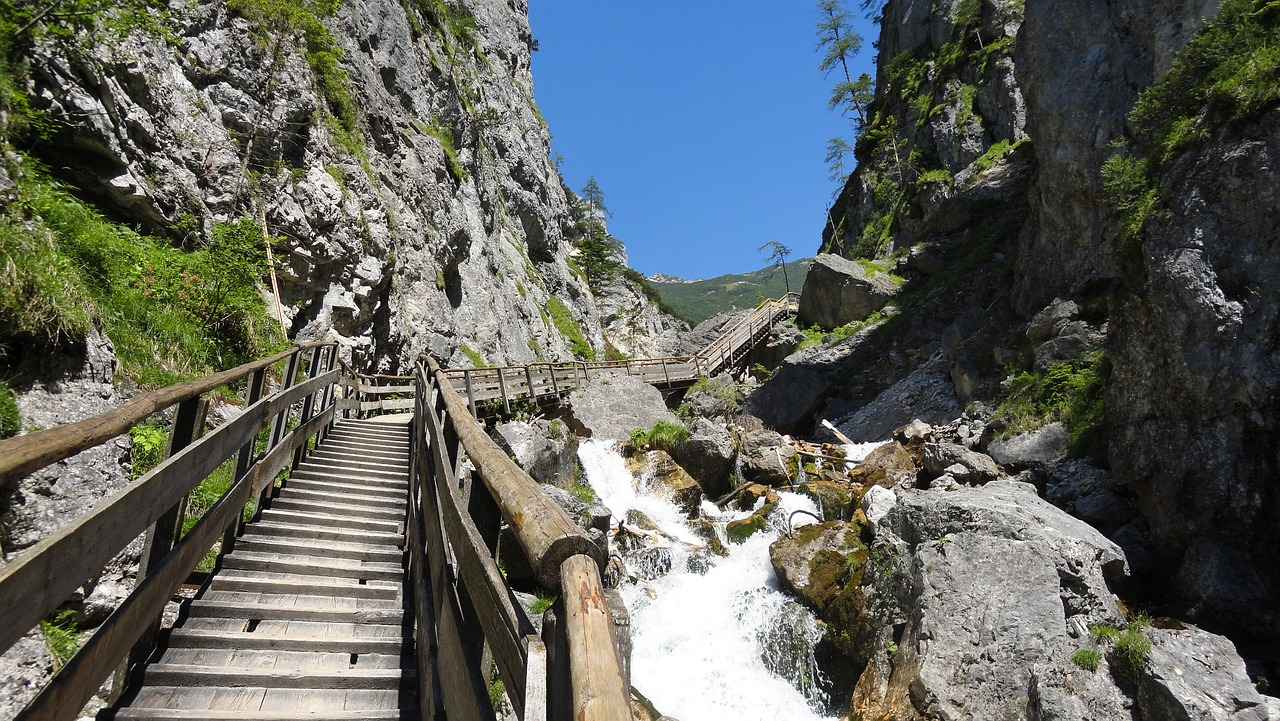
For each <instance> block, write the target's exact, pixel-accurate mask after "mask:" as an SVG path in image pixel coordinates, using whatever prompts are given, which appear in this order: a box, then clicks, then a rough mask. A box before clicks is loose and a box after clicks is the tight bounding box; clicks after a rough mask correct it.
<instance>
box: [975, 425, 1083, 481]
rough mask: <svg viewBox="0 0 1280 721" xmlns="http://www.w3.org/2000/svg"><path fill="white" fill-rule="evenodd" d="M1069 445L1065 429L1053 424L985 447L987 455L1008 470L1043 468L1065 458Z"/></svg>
mask: <svg viewBox="0 0 1280 721" xmlns="http://www.w3.org/2000/svg"><path fill="white" fill-rule="evenodd" d="M1070 445H1071V438H1070V436H1069V435H1068V433H1067V427H1066V426H1064V425H1063V424H1062V423H1061V422H1059V421H1054V422H1053V423H1049V424H1048V425H1045V426H1043V427H1041V428H1037V429H1035V430H1033V431H1027V432H1026V433H1019V434H1017V435H1015V436H1009V437H1008V438H997V439H995V440H993V441H991V443H989V444H987V454H988V455H990V456H991V458H992V459H994V460H995V462H996V463H999V464H1000V465H1002V466H1005V467H1006V468H1009V469H1011V470H1025V469H1028V468H1044V467H1046V466H1050V465H1052V464H1054V463H1056V462H1057V461H1060V460H1062V459H1063V458H1064V457H1066V455H1067V451H1068V450H1069V448H1070Z"/></svg>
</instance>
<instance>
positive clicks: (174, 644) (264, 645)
mask: <svg viewBox="0 0 1280 721" xmlns="http://www.w3.org/2000/svg"><path fill="white" fill-rule="evenodd" d="M166 645H167V646H168V647H169V648H218V649H229V650H245V651H252V650H257V651H310V652H315V653H355V654H361V653H376V654H383V655H397V654H399V653H401V651H402V650H403V648H404V639H402V638H400V637H399V636H386V637H380V636H299V635H283V636H275V635H269V634H264V633H256V632H249V631H196V630H188V629H182V628H175V629H173V630H171V631H170V632H169V636H168V641H167V644H166Z"/></svg>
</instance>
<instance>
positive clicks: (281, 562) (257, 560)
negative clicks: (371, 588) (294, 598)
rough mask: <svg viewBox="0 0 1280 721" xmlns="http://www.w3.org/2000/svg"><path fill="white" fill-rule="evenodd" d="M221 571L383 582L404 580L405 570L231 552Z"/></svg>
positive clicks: (368, 563) (363, 563)
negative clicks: (291, 574) (224, 569)
mask: <svg viewBox="0 0 1280 721" xmlns="http://www.w3.org/2000/svg"><path fill="white" fill-rule="evenodd" d="M222 567H223V568H228V569H237V570H241V571H264V572H267V573H293V574H297V575H302V576H320V577H323V578H360V579H365V580H374V579H377V580H382V581H400V580H403V578H404V569H403V568H402V567H400V566H398V565H394V564H390V563H377V562H376V561H352V560H349V559H343V558H334V559H324V558H319V557H316V556H303V555H286V554H283V553H257V552H254V551H232V552H231V553H230V554H228V555H226V556H224V557H223V558H222Z"/></svg>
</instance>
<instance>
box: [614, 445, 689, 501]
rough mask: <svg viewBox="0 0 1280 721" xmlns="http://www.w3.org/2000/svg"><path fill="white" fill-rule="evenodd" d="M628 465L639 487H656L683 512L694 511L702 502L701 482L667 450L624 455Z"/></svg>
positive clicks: (646, 488) (654, 488)
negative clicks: (626, 456)
mask: <svg viewBox="0 0 1280 721" xmlns="http://www.w3.org/2000/svg"><path fill="white" fill-rule="evenodd" d="M626 462H627V468H628V470H630V471H631V475H633V476H634V477H635V478H636V484H637V487H638V488H640V489H641V490H649V489H652V490H659V491H660V493H661V494H662V495H665V496H666V497H667V498H670V499H671V501H672V502H673V503H675V504H676V507H678V508H679V509H680V510H681V511H682V512H683V513H684V514H685V515H694V514H696V513H697V512H698V506H699V504H701V503H702V486H699V485H698V482H697V481H695V480H693V477H692V476H690V475H689V474H688V473H686V472H685V470H684V469H683V468H681V467H680V466H679V465H678V464H677V463H676V462H675V460H674V459H672V458H671V456H670V455H668V454H667V452H666V451H648V452H647V453H642V454H636V455H633V456H630V457H629V458H627V459H626Z"/></svg>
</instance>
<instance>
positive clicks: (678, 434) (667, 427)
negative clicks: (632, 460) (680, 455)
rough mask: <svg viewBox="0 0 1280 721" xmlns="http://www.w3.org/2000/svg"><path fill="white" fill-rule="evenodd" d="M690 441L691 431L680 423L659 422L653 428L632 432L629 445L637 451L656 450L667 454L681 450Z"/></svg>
mask: <svg viewBox="0 0 1280 721" xmlns="http://www.w3.org/2000/svg"><path fill="white" fill-rule="evenodd" d="M687 440H689V430H688V429H687V428H685V427H684V426H683V425H681V424H679V423H672V422H671V421H658V422H657V423H655V424H653V427H652V428H637V429H635V430H633V431H631V436H630V437H629V438H628V439H627V443H628V444H629V445H630V446H631V447H632V448H636V449H640V448H654V449H657V450H663V451H667V452H671V451H675V450H679V449H680V447H681V446H683V445H684V444H685V441H687Z"/></svg>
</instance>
